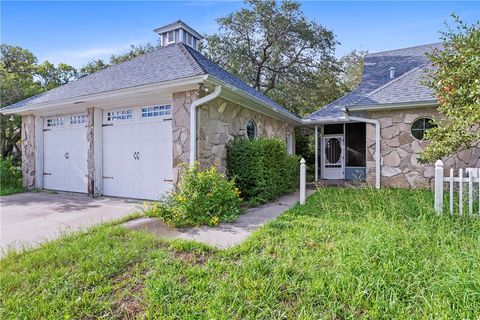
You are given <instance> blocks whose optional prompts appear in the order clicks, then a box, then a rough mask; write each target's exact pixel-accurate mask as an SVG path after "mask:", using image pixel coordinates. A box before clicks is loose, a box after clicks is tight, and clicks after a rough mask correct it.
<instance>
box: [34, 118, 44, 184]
mask: <svg viewBox="0 0 480 320" xmlns="http://www.w3.org/2000/svg"><path fill="white" fill-rule="evenodd" d="M35 188H37V189H43V117H40V116H35Z"/></svg>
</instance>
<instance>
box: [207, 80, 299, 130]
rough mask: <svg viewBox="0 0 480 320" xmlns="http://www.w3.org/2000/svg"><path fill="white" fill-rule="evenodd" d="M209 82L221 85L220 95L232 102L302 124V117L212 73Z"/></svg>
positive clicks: (296, 124)
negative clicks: (274, 105) (279, 107)
mask: <svg viewBox="0 0 480 320" xmlns="http://www.w3.org/2000/svg"><path fill="white" fill-rule="evenodd" d="M207 81H208V82H210V83H211V84H213V85H221V86H222V87H223V88H224V89H223V90H222V94H221V96H220V97H222V98H224V99H225V100H229V101H231V102H234V103H236V104H239V105H241V106H243V107H246V108H249V109H252V110H254V111H257V112H259V113H263V114H265V115H267V116H270V117H272V118H276V119H279V120H282V121H286V122H288V123H290V124H291V125H293V126H297V127H298V126H302V124H303V123H302V119H300V118H299V117H297V116H295V115H293V114H290V113H288V112H283V111H281V110H278V109H276V108H273V107H272V106H270V105H268V104H267V103H265V102H263V101H262V100H260V99H258V98H257V97H254V96H252V95H249V94H248V93H246V92H244V91H242V90H240V89H238V88H236V87H234V86H232V85H230V84H228V83H226V82H224V81H222V80H219V79H217V78H215V77H213V76H211V75H209V76H208V79H207Z"/></svg>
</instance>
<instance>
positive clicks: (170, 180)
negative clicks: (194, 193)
mask: <svg viewBox="0 0 480 320" xmlns="http://www.w3.org/2000/svg"><path fill="white" fill-rule="evenodd" d="M163 181H165V182H173V180H172V179H163Z"/></svg>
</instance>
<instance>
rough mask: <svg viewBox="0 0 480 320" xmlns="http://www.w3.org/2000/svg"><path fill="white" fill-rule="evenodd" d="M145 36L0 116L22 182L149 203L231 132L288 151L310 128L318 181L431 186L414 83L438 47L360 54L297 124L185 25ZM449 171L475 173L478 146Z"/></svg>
mask: <svg viewBox="0 0 480 320" xmlns="http://www.w3.org/2000/svg"><path fill="white" fill-rule="evenodd" d="M155 32H157V33H158V34H159V36H160V39H161V40H160V44H161V45H160V47H159V48H158V49H156V50H155V51H153V52H151V53H148V54H145V55H143V56H140V57H137V58H134V59H132V60H130V61H127V62H124V63H121V64H118V65H114V66H111V67H109V68H106V69H104V70H102V71H99V72H96V73H93V74H91V75H88V76H86V77H83V78H80V79H78V80H76V81H73V82H71V83H69V84H66V85H63V86H61V87H58V88H56V89H53V90H50V91H47V92H44V93H42V94H39V95H37V96H34V97H31V98H28V99H26V100H23V101H20V102H18V103H15V104H13V105H10V106H7V107H5V108H3V109H2V110H1V112H2V113H4V114H17V115H21V116H22V171H23V184H24V186H25V187H27V188H40V189H51V190H61V191H70V192H81V193H88V194H91V195H94V196H97V195H106V196H118V197H127V198H138V199H157V198H158V197H159V196H160V195H162V194H164V193H165V192H167V191H168V190H169V189H170V188H171V187H172V185H174V184H176V183H177V182H178V177H179V173H180V165H181V164H182V163H188V162H190V163H191V162H193V161H195V160H198V161H199V162H200V163H201V164H202V165H203V166H208V165H215V166H217V167H218V168H219V170H220V171H224V170H225V166H226V163H225V159H226V144H227V142H228V141H229V139H232V138H233V137H234V136H238V135H241V136H245V137H248V138H251V139H252V138H255V137H275V138H279V139H282V140H284V141H285V142H286V146H287V150H288V152H289V153H294V149H295V142H294V141H295V132H294V129H295V128H296V127H309V128H311V129H313V130H314V131H315V151H316V154H315V178H316V180H319V179H346V180H352V179H362V178H364V177H366V179H367V182H369V183H370V184H372V185H375V186H376V187H377V188H379V187H380V186H381V185H384V186H397V187H425V186H428V185H429V183H430V179H431V178H432V177H433V174H434V172H433V167H432V166H429V165H421V164H419V163H418V161H417V155H418V153H419V152H420V151H421V149H422V148H423V147H424V145H425V144H426V143H428V142H426V141H424V140H423V134H424V131H425V130H426V129H428V128H429V126H430V125H431V123H430V119H431V118H433V117H436V116H437V112H436V106H437V105H438V103H437V101H436V99H435V97H434V96H433V95H432V92H431V91H430V89H428V88H427V87H425V86H423V85H422V84H421V80H422V79H423V77H424V75H425V70H426V69H427V68H428V65H429V64H428V60H427V58H426V57H425V52H427V51H429V50H432V49H433V48H435V47H438V45H428V46H419V47H413V48H406V49H399V50H393V51H387V52H381V53H374V54H369V55H367V56H366V58H365V65H364V72H363V78H362V82H361V84H360V85H359V86H358V88H357V89H355V90H353V91H352V92H350V93H349V94H347V95H346V96H344V97H342V98H340V99H338V100H336V101H334V102H332V103H330V104H328V105H327V106H325V107H323V108H321V109H320V110H318V111H316V112H314V113H312V114H311V115H310V116H309V117H307V118H305V119H300V118H298V117H297V116H295V115H294V114H292V113H290V112H289V111H288V110H286V109H284V108H283V107H282V106H280V105H278V104H276V103H275V102H273V101H272V100H270V99H269V98H267V97H266V96H264V95H263V94H261V93H260V92H258V91H256V90H255V89H253V88H252V87H250V86H248V85H247V84H245V83H244V82H242V81H241V80H239V79H238V78H236V77H235V76H233V75H232V74H230V73H228V72H227V71H225V70H224V69H222V68H221V67H219V66H218V65H216V64H215V63H213V62H212V61H210V60H209V59H207V58H206V57H204V56H203V55H202V54H200V53H199V52H198V51H197V46H198V43H199V41H200V40H201V39H202V36H201V35H200V34H199V33H198V32H196V31H195V30H193V29H192V28H191V27H189V26H188V25H186V24H185V23H184V22H182V21H177V22H174V23H172V24H169V25H167V26H164V27H161V28H158V29H156V30H155ZM449 166H450V167H455V168H458V167H469V166H480V149H478V148H475V149H472V150H467V151H464V152H461V153H459V154H458V155H457V156H455V157H451V158H450V159H448V160H447V161H446V164H445V167H446V168H449Z"/></svg>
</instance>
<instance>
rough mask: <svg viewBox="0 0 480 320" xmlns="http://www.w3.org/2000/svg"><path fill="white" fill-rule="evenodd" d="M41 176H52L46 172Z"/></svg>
mask: <svg viewBox="0 0 480 320" xmlns="http://www.w3.org/2000/svg"><path fill="white" fill-rule="evenodd" d="M43 175H44V176H51V175H52V174H51V173H48V172H44V173H43Z"/></svg>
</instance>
